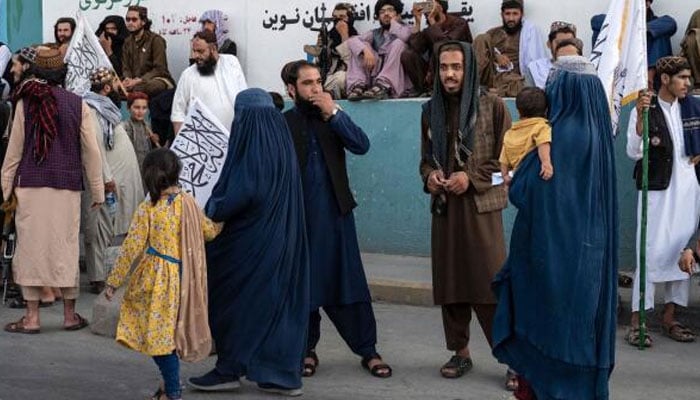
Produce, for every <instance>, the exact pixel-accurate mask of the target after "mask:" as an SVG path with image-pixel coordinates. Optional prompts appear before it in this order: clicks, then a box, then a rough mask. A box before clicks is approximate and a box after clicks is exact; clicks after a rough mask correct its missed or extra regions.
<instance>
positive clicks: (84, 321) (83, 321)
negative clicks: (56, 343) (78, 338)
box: [63, 313, 88, 331]
mask: <svg viewBox="0 0 700 400" xmlns="http://www.w3.org/2000/svg"><path fill="white" fill-rule="evenodd" d="M75 317H76V318H78V323H77V324H74V325H70V326H64V327H63V329H64V330H66V331H77V330H80V329H83V328H85V327H86V326H88V320H87V319H85V318H83V317H81V316H80V314H78V313H75Z"/></svg>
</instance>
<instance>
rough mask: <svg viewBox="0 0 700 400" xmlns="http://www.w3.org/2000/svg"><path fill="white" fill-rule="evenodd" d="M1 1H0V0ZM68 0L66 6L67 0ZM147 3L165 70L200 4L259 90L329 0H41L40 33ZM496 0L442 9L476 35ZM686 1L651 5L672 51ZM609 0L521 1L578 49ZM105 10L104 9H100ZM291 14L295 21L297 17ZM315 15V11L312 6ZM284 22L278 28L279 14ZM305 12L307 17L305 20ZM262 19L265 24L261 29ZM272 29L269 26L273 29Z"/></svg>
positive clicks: (297, 47)
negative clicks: (667, 26) (566, 29)
mask: <svg viewBox="0 0 700 400" xmlns="http://www.w3.org/2000/svg"><path fill="white" fill-rule="evenodd" d="M0 1H1V0H0ZM350 2H351V3H354V4H355V5H356V6H357V7H358V9H359V10H362V11H365V12H366V11H367V10H369V14H370V18H371V16H372V15H371V14H372V13H373V7H374V1H373V0H363V1H359V2H358V1H350ZM67 3H68V4H67ZM137 3H140V5H142V6H145V7H148V9H149V16H150V18H151V19H152V20H153V30H154V31H155V32H159V33H164V36H165V38H166V40H167V41H168V62H169V66H170V70H171V72H172V73H173V74H174V75H175V77H176V78H177V77H179V75H180V73H181V72H182V70H183V69H185V68H186V67H187V59H188V55H189V40H190V38H191V37H192V35H193V34H194V33H195V32H196V31H197V30H198V29H199V24H198V23H197V22H196V21H197V19H198V18H199V15H201V13H202V12H204V11H205V10H207V9H212V8H215V9H219V10H222V11H223V12H224V13H225V14H227V15H228V17H229V19H228V27H227V28H228V29H229V30H230V36H232V37H233V39H234V40H235V41H236V43H237V44H238V52H239V58H240V60H241V63H242V65H243V67H244V69H245V73H246V77H247V79H248V83H249V84H250V85H251V86H258V87H262V88H265V89H267V90H277V91H280V92H282V84H281V82H280V78H279V71H280V69H281V67H282V66H283V65H284V63H285V62H287V61H290V60H294V59H299V58H305V54H304V52H303V51H302V46H303V45H304V44H310V43H315V41H316V33H315V32H312V31H310V30H309V29H308V28H306V27H304V22H306V23H307V24H308V22H309V21H313V23H314V24H313V26H314V27H318V26H319V24H318V23H316V20H315V16H314V14H316V9H317V8H319V7H320V6H321V5H322V4H323V5H325V7H326V8H327V11H326V13H327V16H329V15H330V13H331V10H332V8H333V6H334V5H335V3H336V2H335V1H328V0H325V1H314V0H293V1H283V0H205V1H203V0H199V1H197V0H70V1H64V0H61V1H57V0H43V19H44V20H43V31H44V40H45V41H53V40H54V39H53V24H54V22H55V21H56V19H58V18H59V17H61V16H71V15H75V14H76V13H77V12H79V11H80V12H83V13H85V14H86V15H87V17H88V20H89V21H90V23H91V24H92V27H93V29H97V26H98V24H99V22H100V21H101V20H102V19H103V18H104V17H105V16H107V15H111V14H118V15H122V16H124V15H126V5H128V4H137ZM500 3H501V2H500V1H499V0H467V1H463V0H449V4H450V11H457V10H460V9H462V8H463V7H466V8H467V9H470V10H471V13H470V18H473V22H471V29H472V34H474V35H476V34H478V33H480V32H483V31H485V30H486V29H489V28H491V27H493V26H496V25H499V24H500V23H501V22H500ZM691 3H694V2H692V1H687V0H680V1H678V0H675V1H672V0H657V1H655V2H654V5H653V9H654V11H655V13H656V14H657V15H664V14H668V15H671V16H673V17H674V18H675V19H676V21H677V23H678V32H677V33H676V35H675V36H674V37H673V45H674V49H675V50H676V51H678V43H679V42H680V40H681V38H682V36H683V32H684V31H685V28H686V26H687V24H688V20H689V18H690V15H691V14H692V12H693V11H694V10H695V9H696V8H698V7H700V3H696V4H695V5H692V4H691ZM404 4H405V7H404V8H405V10H404V11H405V12H408V11H410V7H411V5H412V4H413V2H412V1H405V0H404ZM608 4H609V0H570V1H562V0H527V1H525V16H526V18H528V19H530V20H531V21H532V22H534V23H536V24H537V25H538V26H539V27H540V29H542V31H543V32H544V33H547V32H548V30H549V25H550V24H551V22H553V21H556V20H562V21H568V22H573V23H574V24H576V26H577V27H578V36H579V37H580V38H581V39H582V40H583V42H584V43H585V51H586V53H588V52H590V49H591V35H592V32H591V27H590V18H591V17H592V16H593V15H595V14H602V13H605V12H606V11H607V7H608ZM108 8H111V9H108ZM297 13H298V15H299V21H298V22H295V20H296V19H297ZM319 13H320V10H319ZM275 16H276V17H277V23H276V24H274V25H273V26H270V19H271V18H272V19H274V17H275ZM282 16H284V17H285V19H287V20H291V21H292V22H288V23H287V24H286V25H285V27H284V29H283V30H280V29H279V28H280V27H281V24H280V19H281V17H282ZM309 18H312V19H309ZM264 25H267V26H268V28H267V29H266V28H265V27H264ZM355 26H356V27H357V29H358V31H360V32H363V31H365V30H367V29H371V28H372V27H375V26H376V22H374V21H373V20H371V22H370V21H367V20H365V21H359V22H357V23H356V24H355ZM273 28H277V29H273Z"/></svg>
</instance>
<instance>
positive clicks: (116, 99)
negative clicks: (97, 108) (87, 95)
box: [105, 90, 122, 107]
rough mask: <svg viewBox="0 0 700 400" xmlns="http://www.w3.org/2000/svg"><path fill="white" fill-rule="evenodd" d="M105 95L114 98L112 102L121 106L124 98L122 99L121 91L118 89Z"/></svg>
mask: <svg viewBox="0 0 700 400" xmlns="http://www.w3.org/2000/svg"><path fill="white" fill-rule="evenodd" d="M105 97H107V98H108V99H110V100H112V103H114V105H115V106H117V107H121V101H122V99H121V96H120V95H119V92H117V91H116V90H112V91H111V92H109V93H107V96H105Z"/></svg>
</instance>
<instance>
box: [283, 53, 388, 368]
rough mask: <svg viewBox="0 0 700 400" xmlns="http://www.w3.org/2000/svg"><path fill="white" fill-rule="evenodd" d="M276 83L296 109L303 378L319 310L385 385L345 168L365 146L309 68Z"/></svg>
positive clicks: (292, 113) (302, 66)
mask: <svg viewBox="0 0 700 400" xmlns="http://www.w3.org/2000/svg"><path fill="white" fill-rule="evenodd" d="M282 80H283V81H284V84H285V85H286V86H287V92H288V93H289V95H290V97H291V98H292V99H294V104H295V107H294V108H292V109H291V110H289V111H287V112H286V113H285V114H284V116H285V118H286V119H287V124H288V125H289V130H290V131H291V133H292V138H293V140H294V147H295V149H296V153H297V158H298V159H299V164H300V167H301V172H302V183H303V187H304V205H305V210H304V211H305V217H306V234H307V236H308V238H309V259H310V271H311V273H310V276H311V307H310V310H311V315H310V318H309V330H308V345H307V350H306V357H305V359H304V376H306V377H309V376H312V375H313V374H314V373H315V372H316V368H317V367H318V365H319V362H318V357H317V356H316V351H315V349H316V344H317V343H318V341H319V339H320V336H321V314H320V313H319V308H320V307H323V310H324V311H325V312H326V314H327V315H328V317H329V318H330V319H331V321H332V322H333V324H334V325H335V327H336V329H337V330H338V332H339V333H340V335H341V336H342V337H343V339H344V340H345V342H346V343H347V344H348V346H349V347H350V349H351V350H352V352H353V353H355V354H357V355H358V356H360V357H362V366H363V367H364V368H365V369H367V370H368V371H369V372H370V373H371V374H372V375H373V376H376V377H379V378H388V377H390V376H391V367H389V366H388V365H387V364H386V363H384V362H383V361H382V357H381V356H380V355H379V354H378V353H377V350H376V344H377V324H376V321H375V318H374V311H373V310H372V303H371V300H372V299H371V298H370V294H369V287H368V286H367V279H366V278H365V272H364V269H363V266H362V260H361V259H360V248H359V245H358V243H357V232H356V230H355V218H354V216H353V213H352V210H353V208H355V206H357V203H356V202H355V199H354V198H353V195H352V192H351V191H350V184H349V180H348V174H347V166H346V163H345V150H346V149H347V150H348V151H350V152H351V153H353V154H358V155H361V154H365V153H366V152H367V151H368V150H369V139H368V138H367V135H366V134H365V133H364V132H363V131H362V129H361V128H360V127H359V126H357V125H355V123H354V122H353V121H352V120H351V119H350V116H349V115H348V114H346V113H345V112H344V111H342V110H341V109H340V107H338V105H337V104H335V102H334V101H333V98H332V97H331V95H330V94H329V93H326V92H324V91H323V87H322V83H321V74H320V72H319V69H318V67H317V66H316V65H313V64H310V63H308V62H306V61H303V60H302V61H295V62H291V63H289V64H287V65H285V67H284V69H283V70H282Z"/></svg>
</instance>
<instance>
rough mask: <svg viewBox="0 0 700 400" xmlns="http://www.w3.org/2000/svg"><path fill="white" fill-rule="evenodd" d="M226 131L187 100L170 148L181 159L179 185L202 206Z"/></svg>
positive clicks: (215, 172) (225, 143) (216, 172)
mask: <svg viewBox="0 0 700 400" xmlns="http://www.w3.org/2000/svg"><path fill="white" fill-rule="evenodd" d="M228 138H229V131H228V129H226V127H224V125H223V124H222V123H221V122H220V121H219V120H218V119H217V118H216V117H215V116H214V114H213V113H212V112H211V111H210V110H209V109H208V108H207V107H206V106H205V105H204V103H202V102H201V101H200V100H199V99H197V98H194V99H193V100H192V101H191V102H190V107H189V109H188V110H187V116H186V117H185V121H184V122H183V123H182V128H180V132H178V134H177V136H176V137H175V140H173V144H172V145H171V146H170V150H172V151H173V152H175V154H177V156H178V158H179V159H180V162H182V171H181V172H180V185H181V186H182V189H183V190H184V191H185V192H187V193H190V194H191V195H192V196H193V197H194V198H195V200H197V204H198V205H199V206H200V207H201V208H204V206H205V205H206V204H207V201H208V200H209V197H211V192H212V189H214V185H215V184H216V182H217V181H218V180H219V176H220V175H221V170H222V169H223V167H224V161H225V160H226V154H227V153H228Z"/></svg>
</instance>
